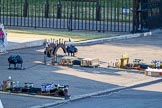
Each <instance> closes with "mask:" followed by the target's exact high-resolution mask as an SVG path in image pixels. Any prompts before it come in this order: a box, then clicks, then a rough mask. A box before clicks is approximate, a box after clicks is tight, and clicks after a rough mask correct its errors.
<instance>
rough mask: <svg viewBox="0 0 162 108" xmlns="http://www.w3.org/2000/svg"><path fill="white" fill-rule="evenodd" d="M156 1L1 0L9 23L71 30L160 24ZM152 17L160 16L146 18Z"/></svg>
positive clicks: (1, 17) (0, 18)
mask: <svg viewBox="0 0 162 108" xmlns="http://www.w3.org/2000/svg"><path fill="white" fill-rule="evenodd" d="M133 1H134V2H133ZM135 1H136V2H135ZM137 1H138V2H137ZM146 1H147V2H146ZM154 1H157V2H156V3H158V5H157V6H152V4H150V3H151V0H0V22H1V23H4V25H6V26H21V27H34V28H53V29H68V30H70V31H71V30H92V31H101V32H105V31H112V32H131V31H134V32H136V31H138V30H137V29H143V28H149V29H150V28H151V27H154V28H156V27H157V24H158V22H159V21H160V20H159V19H158V17H159V16H161V15H160V12H161V8H160V6H161V5H162V4H160V3H161V0H154ZM133 3H134V4H138V6H139V4H141V3H142V4H143V5H141V6H143V7H142V10H144V9H146V8H147V11H145V13H142V14H141V15H140V14H139V13H140V12H139V10H138V8H139V7H137V5H136V6H135V5H133ZM154 5H156V4H154ZM159 5H160V6H159ZM154 7H155V8H159V10H160V11H159V13H158V15H159V16H158V15H155V13H156V12H154V11H155V10H156V9H154ZM161 7H162V6H161ZM157 10H158V9H157ZM137 11H138V12H137ZM142 15H143V16H142ZM141 16H142V17H141ZM155 17H156V18H155ZM141 18H143V19H144V20H141ZM152 19H158V20H156V21H154V22H152V23H143V22H142V21H144V22H149V21H153V20H152ZM154 23H156V25H155V24H154ZM141 25H142V27H143V28H140V27H141ZM139 26H140V27H139Z"/></svg>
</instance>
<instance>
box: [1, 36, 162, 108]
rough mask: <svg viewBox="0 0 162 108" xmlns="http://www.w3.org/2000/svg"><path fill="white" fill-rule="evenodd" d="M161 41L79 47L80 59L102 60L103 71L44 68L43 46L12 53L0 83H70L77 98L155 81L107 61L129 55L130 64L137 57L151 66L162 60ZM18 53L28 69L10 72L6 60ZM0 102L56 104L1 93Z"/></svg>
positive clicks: (8, 105) (25, 107) (8, 107)
mask: <svg viewBox="0 0 162 108" xmlns="http://www.w3.org/2000/svg"><path fill="white" fill-rule="evenodd" d="M161 40H162V37H161V35H160V34H158V35H153V36H148V37H139V38H134V39H127V40H118V41H113V42H106V43H104V44H97V45H88V46H79V47H78V49H79V52H78V53H77V54H76V56H77V57H80V58H85V57H88V58H89V57H91V58H99V60H100V62H101V67H100V68H84V67H80V66H74V67H63V66H50V65H47V66H46V65H42V64H40V63H39V62H42V61H43V47H35V48H26V49H20V50H12V51H9V53H8V54H5V55H0V81H3V80H6V79H7V78H8V76H12V79H13V80H14V81H19V82H20V84H21V85H22V86H23V85H24V83H25V82H33V83H34V86H36V87H39V86H40V85H41V84H43V83H52V82H54V83H56V84H67V85H69V86H70V89H69V94H70V95H71V96H72V97H74V96H79V95H84V94H89V93H93V92H97V91H101V90H105V89H113V88H117V87H123V86H128V85H131V84H133V83H139V82H141V81H148V80H150V81H151V80H156V79H157V78H156V77H149V76H145V75H143V73H137V72H127V71H120V70H111V69H108V68H107V62H108V61H114V60H115V59H116V57H118V58H119V57H121V55H122V54H123V53H124V52H127V53H128V55H129V56H130V62H131V60H132V59H134V58H143V59H144V60H145V62H146V63H150V61H151V60H153V59H158V60H161V59H162V42H161ZM17 54H19V55H21V56H22V57H23V59H24V64H23V66H24V67H26V68H27V69H26V70H22V71H21V70H8V62H7V58H8V57H9V56H10V55H17ZM58 54H61V55H63V51H62V50H59V51H58ZM130 96H131V95H130ZM0 99H1V100H2V103H3V104H4V107H5V108H29V107H32V106H36V105H42V104H46V103H51V102H56V101H57V100H50V99H40V98H34V97H20V96H14V95H4V94H0ZM101 100H102V99H101ZM119 100H120V99H119ZM119 100H117V101H119Z"/></svg>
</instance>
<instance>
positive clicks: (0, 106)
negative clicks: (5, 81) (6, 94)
mask: <svg viewBox="0 0 162 108" xmlns="http://www.w3.org/2000/svg"><path fill="white" fill-rule="evenodd" d="M0 108H4V107H3V104H2V101H1V100H0Z"/></svg>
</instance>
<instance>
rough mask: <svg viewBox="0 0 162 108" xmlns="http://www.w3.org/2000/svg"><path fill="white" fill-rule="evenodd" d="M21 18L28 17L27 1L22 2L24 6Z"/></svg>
mask: <svg viewBox="0 0 162 108" xmlns="http://www.w3.org/2000/svg"><path fill="white" fill-rule="evenodd" d="M23 7H24V8H23V17H27V15H28V0H25V1H24V5H23Z"/></svg>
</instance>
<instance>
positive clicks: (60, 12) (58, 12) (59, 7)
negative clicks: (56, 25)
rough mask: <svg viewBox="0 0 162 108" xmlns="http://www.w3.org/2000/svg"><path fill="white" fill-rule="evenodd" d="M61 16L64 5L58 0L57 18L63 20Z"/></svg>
mask: <svg viewBox="0 0 162 108" xmlns="http://www.w3.org/2000/svg"><path fill="white" fill-rule="evenodd" d="M61 14H62V5H61V1H60V0H58V2H57V18H61Z"/></svg>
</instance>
